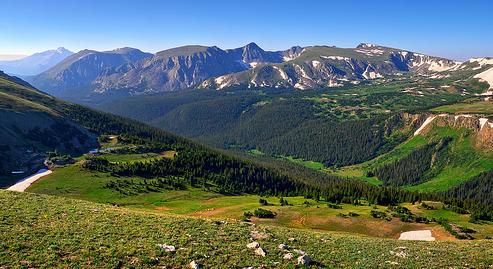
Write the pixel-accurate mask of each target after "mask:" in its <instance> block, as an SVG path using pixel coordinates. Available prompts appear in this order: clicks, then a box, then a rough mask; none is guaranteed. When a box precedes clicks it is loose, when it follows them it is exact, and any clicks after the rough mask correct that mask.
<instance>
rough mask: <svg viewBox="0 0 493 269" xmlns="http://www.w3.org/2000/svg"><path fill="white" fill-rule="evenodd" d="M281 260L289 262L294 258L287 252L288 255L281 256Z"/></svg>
mask: <svg viewBox="0 0 493 269" xmlns="http://www.w3.org/2000/svg"><path fill="white" fill-rule="evenodd" d="M282 258H283V259H285V260H291V259H292V258H294V255H293V253H291V252H288V253H286V254H284V256H282Z"/></svg>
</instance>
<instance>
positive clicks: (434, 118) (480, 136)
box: [419, 114, 493, 151]
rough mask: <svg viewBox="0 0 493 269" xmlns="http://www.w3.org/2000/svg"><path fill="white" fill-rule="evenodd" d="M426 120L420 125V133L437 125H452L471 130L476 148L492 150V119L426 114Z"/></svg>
mask: <svg viewBox="0 0 493 269" xmlns="http://www.w3.org/2000/svg"><path fill="white" fill-rule="evenodd" d="M427 116H428V120H427V121H425V122H424V123H423V125H425V124H426V126H423V125H422V126H420V127H419V128H420V129H421V130H420V134H426V133H428V132H430V131H431V130H432V129H433V126H438V127H446V126H449V127H453V128H458V129H459V128H462V129H468V130H470V131H471V132H472V135H473V139H474V146H475V147H476V148H478V149H481V150H485V151H491V150H493V121H490V120H489V119H487V118H482V117H480V116H477V115H467V114H464V115H449V114H440V115H427Z"/></svg>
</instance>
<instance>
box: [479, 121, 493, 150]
mask: <svg viewBox="0 0 493 269" xmlns="http://www.w3.org/2000/svg"><path fill="white" fill-rule="evenodd" d="M475 146H476V147H477V148H479V149H483V150H487V151H491V150H493V123H491V122H487V123H485V124H484V125H483V127H482V128H481V130H480V131H479V132H478V133H477V135H476V144H475Z"/></svg>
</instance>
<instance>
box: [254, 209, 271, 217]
mask: <svg viewBox="0 0 493 269" xmlns="http://www.w3.org/2000/svg"><path fill="white" fill-rule="evenodd" d="M253 215H255V217H257V218H261V219H272V218H274V217H275V216H276V214H275V213H274V212H272V211H270V210H267V209H263V208H257V209H255V211H254V212H253Z"/></svg>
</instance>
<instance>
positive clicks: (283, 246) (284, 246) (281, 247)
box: [277, 244, 289, 249]
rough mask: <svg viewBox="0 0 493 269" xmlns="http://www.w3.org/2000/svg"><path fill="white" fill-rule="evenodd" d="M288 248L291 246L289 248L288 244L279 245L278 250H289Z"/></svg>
mask: <svg viewBox="0 0 493 269" xmlns="http://www.w3.org/2000/svg"><path fill="white" fill-rule="evenodd" d="M288 247H289V246H288V245H286V244H279V245H278V246H277V248H278V249H288Z"/></svg>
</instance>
